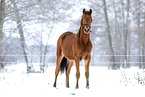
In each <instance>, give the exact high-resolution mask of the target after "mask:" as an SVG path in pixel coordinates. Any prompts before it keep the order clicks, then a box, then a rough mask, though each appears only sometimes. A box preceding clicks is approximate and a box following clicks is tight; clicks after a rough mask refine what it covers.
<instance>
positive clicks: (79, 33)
mask: <svg viewBox="0 0 145 97" xmlns="http://www.w3.org/2000/svg"><path fill="white" fill-rule="evenodd" d="M77 34H78V38H80V35H81V27H80V29H79V32H78V33H77Z"/></svg>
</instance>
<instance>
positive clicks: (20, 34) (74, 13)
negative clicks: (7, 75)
mask: <svg viewBox="0 0 145 97" xmlns="http://www.w3.org/2000/svg"><path fill="white" fill-rule="evenodd" d="M83 8H85V9H86V10H89V9H90V8H91V9H92V10H93V12H92V18H93V22H92V27H91V40H92V43H93V50H92V59H91V65H92V66H108V68H110V69H117V68H120V67H121V66H122V67H124V68H129V67H131V66H138V67H139V68H145V0H0V69H1V68H3V67H4V66H6V65H13V64H17V63H20V62H22V63H26V66H27V72H30V71H31V68H32V67H33V65H34V64H35V63H39V66H40V70H41V72H44V67H45V66H46V65H49V64H51V65H52V64H55V61H56V44H57V39H58V38H59V36H60V35H61V34H62V33H64V32H66V31H71V32H74V33H77V31H78V30H79V27H80V20H81V15H82V10H83ZM48 63H49V64H48ZM124 64H126V65H124Z"/></svg>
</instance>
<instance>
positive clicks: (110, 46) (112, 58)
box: [103, 0, 116, 69]
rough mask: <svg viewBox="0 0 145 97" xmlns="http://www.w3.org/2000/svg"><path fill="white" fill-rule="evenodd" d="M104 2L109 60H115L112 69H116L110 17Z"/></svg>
mask: <svg viewBox="0 0 145 97" xmlns="http://www.w3.org/2000/svg"><path fill="white" fill-rule="evenodd" d="M103 4H104V14H105V21H106V26H107V37H108V42H109V54H110V55H111V56H110V59H109V60H110V61H111V62H114V63H113V65H112V69H115V68H116V64H115V56H114V51H113V47H112V38H111V33H110V25H109V19H108V13H107V8H106V1H105V0H103Z"/></svg>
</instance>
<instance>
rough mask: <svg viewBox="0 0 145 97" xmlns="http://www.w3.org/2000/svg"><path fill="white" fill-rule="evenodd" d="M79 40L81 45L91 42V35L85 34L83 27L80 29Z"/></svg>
mask: <svg viewBox="0 0 145 97" xmlns="http://www.w3.org/2000/svg"><path fill="white" fill-rule="evenodd" d="M78 38H79V41H80V43H81V44H84V45H86V44H87V43H88V42H89V39H90V33H89V34H85V33H84V30H83V27H81V28H80V29H79V32H78Z"/></svg>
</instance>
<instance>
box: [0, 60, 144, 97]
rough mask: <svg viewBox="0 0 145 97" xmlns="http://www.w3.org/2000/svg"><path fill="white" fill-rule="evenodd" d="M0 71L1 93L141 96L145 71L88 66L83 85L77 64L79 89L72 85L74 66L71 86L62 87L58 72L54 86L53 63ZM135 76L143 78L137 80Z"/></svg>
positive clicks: (7, 96) (16, 96)
mask: <svg viewBox="0 0 145 97" xmlns="http://www.w3.org/2000/svg"><path fill="white" fill-rule="evenodd" d="M6 70H7V71H3V72H1V73H0V97H71V96H77V97H84V96H85V97H87V96H91V97H144V95H145V92H144V90H145V85H144V79H145V73H144V71H143V70H141V69H138V68H136V67H133V68H130V69H120V70H108V69H107V67H99V66H90V81H89V82H90V88H89V89H87V88H85V86H86V83H85V82H86V79H85V67H84V66H80V73H81V76H80V80H79V89H75V84H76V78H75V72H76V70H75V66H73V67H72V69H71V73H70V88H66V87H65V74H59V75H58V80H57V87H56V88H54V87H53V82H54V77H55V75H54V74H55V66H48V69H47V71H46V72H45V73H29V74H28V73H26V65H25V64H21V63H20V64H18V65H10V66H6ZM138 78H140V80H141V81H142V84H140V83H139V81H138Z"/></svg>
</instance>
